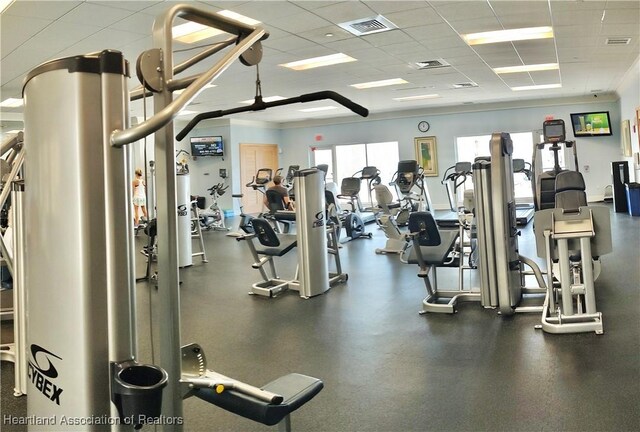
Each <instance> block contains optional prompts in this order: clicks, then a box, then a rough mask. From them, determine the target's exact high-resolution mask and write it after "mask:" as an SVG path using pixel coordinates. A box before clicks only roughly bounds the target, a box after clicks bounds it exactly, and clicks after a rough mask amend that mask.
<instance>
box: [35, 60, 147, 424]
mask: <svg viewBox="0 0 640 432" xmlns="http://www.w3.org/2000/svg"><path fill="white" fill-rule="evenodd" d="M126 74H128V65H127V64H126V62H125V60H124V58H123V57H122V55H121V54H120V53H118V52H113V51H103V52H102V53H96V54H91V55H87V56H78V57H70V58H65V59H59V60H53V61H51V62H48V63H46V64H44V65H41V66H39V67H37V68H36V69H34V70H33V71H31V72H30V73H29V74H28V75H27V78H26V81H25V82H26V83H25V87H24V90H23V93H24V100H25V108H24V122H25V149H26V158H25V171H26V172H27V173H28V176H27V177H26V179H25V180H26V182H25V196H24V204H25V206H24V217H25V218H24V220H25V226H28V227H29V229H28V230H26V236H25V267H24V269H25V289H26V293H27V299H28V300H27V303H28V304H27V310H28V313H29V325H28V328H27V344H28V347H27V353H28V354H27V355H28V361H29V366H28V378H29V384H28V391H27V394H28V401H27V411H28V415H30V416H31V415H33V416H37V417H39V418H43V417H50V416H56V417H57V419H58V421H60V419H61V417H62V416H63V415H64V416H67V417H81V418H92V417H95V416H109V415H110V405H111V403H110V391H109V389H110V375H109V361H110V360H123V358H115V357H120V356H123V357H128V358H131V357H132V356H133V355H134V353H133V352H132V351H133V349H134V347H133V343H132V336H133V335H132V334H131V331H132V329H133V327H134V324H133V322H132V317H133V311H132V310H131V308H132V307H133V304H132V299H133V297H132V288H133V276H132V273H131V272H130V269H131V265H132V256H133V255H132V250H131V249H130V248H131V245H132V244H133V226H132V224H133V222H132V217H131V216H132V215H131V210H130V208H131V193H130V191H131V189H130V177H128V174H127V172H128V171H127V170H128V169H129V168H128V157H127V154H126V152H125V150H124V149H112V148H111V147H110V145H109V144H108V143H109V133H110V132H111V131H112V130H114V129H122V128H124V127H126V124H125V119H124V116H125V114H126V104H127V102H126V100H125V98H124V95H125V94H126V85H125V75H126ZM105 98H106V99H108V100H105ZM110 332H113V339H110ZM99 428H102V429H104V427H103V426H99V425H86V424H84V425H76V426H72V425H64V426H63V425H61V424H59V423H58V424H55V425H30V426H29V429H30V430H40V429H42V430H60V429H64V430H92V429H99Z"/></svg>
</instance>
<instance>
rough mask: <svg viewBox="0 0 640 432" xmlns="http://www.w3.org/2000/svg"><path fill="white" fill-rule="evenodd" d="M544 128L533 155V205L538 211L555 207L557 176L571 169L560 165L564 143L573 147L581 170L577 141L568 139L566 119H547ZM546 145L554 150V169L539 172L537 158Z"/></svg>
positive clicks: (575, 161)
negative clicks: (540, 140)
mask: <svg viewBox="0 0 640 432" xmlns="http://www.w3.org/2000/svg"><path fill="white" fill-rule="evenodd" d="M542 130H543V135H544V141H543V142H541V143H540V144H536V145H535V146H534V150H533V157H532V158H531V160H532V161H533V163H532V171H533V173H534V175H533V178H532V180H531V188H532V189H533V205H534V206H535V210H536V211H538V210H544V209H548V208H554V206H555V197H556V177H557V176H558V174H560V173H562V172H564V171H569V170H566V169H563V168H561V167H560V161H559V152H560V151H561V150H562V146H561V144H564V146H565V147H566V148H570V149H573V158H574V166H575V171H576V172H579V169H578V167H579V165H578V153H577V150H576V142H575V141H567V140H566V134H565V127H564V120H562V119H555V120H545V122H544V123H543V125H542ZM546 146H549V150H550V151H552V152H553V169H552V170H550V171H544V172H540V173H539V172H538V171H541V170H542V169H541V168H538V164H537V161H536V159H537V156H538V153H540V154H541V153H542V151H543V150H544V149H545V147H546Z"/></svg>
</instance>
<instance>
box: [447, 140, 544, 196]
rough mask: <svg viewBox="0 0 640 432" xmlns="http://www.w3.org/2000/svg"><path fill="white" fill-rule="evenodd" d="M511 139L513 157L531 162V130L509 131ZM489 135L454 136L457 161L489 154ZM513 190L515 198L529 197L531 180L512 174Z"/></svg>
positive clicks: (468, 187) (468, 185)
mask: <svg viewBox="0 0 640 432" xmlns="http://www.w3.org/2000/svg"><path fill="white" fill-rule="evenodd" d="M510 135H511V140H512V141H513V158H514V159H524V161H525V162H528V163H531V156H532V154H533V132H521V133H510ZM490 142H491V135H478V136H470V137H458V138H456V147H457V152H458V161H459V162H471V163H473V161H474V160H475V158H477V157H479V156H491V147H490ZM552 164H553V157H552ZM513 183H514V192H515V196H516V199H518V198H520V199H531V198H532V197H533V193H532V191H531V182H530V181H529V180H528V179H527V177H526V176H525V175H524V174H520V173H516V174H514V176H513ZM465 187H466V188H467V189H470V188H472V187H473V186H472V185H471V184H470V182H467V183H466V184H465Z"/></svg>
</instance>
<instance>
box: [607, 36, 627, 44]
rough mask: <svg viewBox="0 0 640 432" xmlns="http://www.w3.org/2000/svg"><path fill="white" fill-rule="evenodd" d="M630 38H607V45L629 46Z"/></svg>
mask: <svg viewBox="0 0 640 432" xmlns="http://www.w3.org/2000/svg"><path fill="white" fill-rule="evenodd" d="M630 42H631V38H630V37H618V38H607V40H606V42H605V43H604V44H605V45H629V43H630Z"/></svg>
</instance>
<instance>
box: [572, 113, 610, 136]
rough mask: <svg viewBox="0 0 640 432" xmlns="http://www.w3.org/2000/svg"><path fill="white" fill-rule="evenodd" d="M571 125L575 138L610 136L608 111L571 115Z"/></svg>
mask: <svg viewBox="0 0 640 432" xmlns="http://www.w3.org/2000/svg"><path fill="white" fill-rule="evenodd" d="M571 124H572V126H573V136H575V137H576V138H578V137H591V136H607V135H611V120H610V119H609V111H595V112H587V113H577V114H571Z"/></svg>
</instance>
